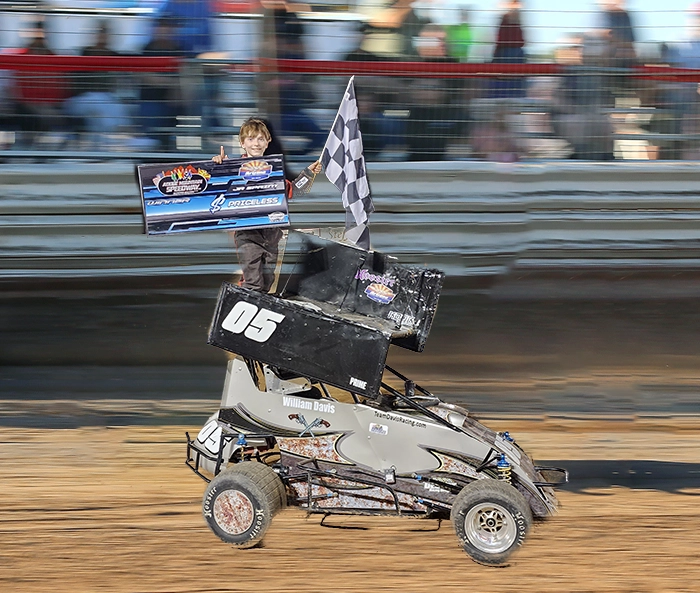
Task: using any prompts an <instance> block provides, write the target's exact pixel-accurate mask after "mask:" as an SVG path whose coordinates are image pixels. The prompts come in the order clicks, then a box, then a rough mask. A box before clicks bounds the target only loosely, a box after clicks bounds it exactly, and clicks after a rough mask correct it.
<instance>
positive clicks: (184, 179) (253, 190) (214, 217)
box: [137, 155, 289, 235]
mask: <svg viewBox="0 0 700 593" xmlns="http://www.w3.org/2000/svg"><path fill="white" fill-rule="evenodd" d="M137 169H138V177H139V188H140V191H141V199H142V205H143V216H144V220H145V224H146V233H147V234H149V235H160V234H166V233H183V232H189V231H211V230H235V229H259V228H269V227H287V226H289V211H288V207H287V199H286V196H285V181H284V161H283V157H282V155H271V156H265V157H246V158H237V159H228V160H225V161H224V162H223V163H221V164H220V165H217V164H216V163H215V162H213V161H195V162H190V163H174V164H172V163H171V164H156V165H139V166H138V168H137Z"/></svg>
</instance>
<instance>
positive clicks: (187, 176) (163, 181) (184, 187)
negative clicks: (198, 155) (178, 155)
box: [153, 165, 211, 196]
mask: <svg viewBox="0 0 700 593" xmlns="http://www.w3.org/2000/svg"><path fill="white" fill-rule="evenodd" d="M209 179H211V173H209V171H206V170H205V169H195V168H194V167H193V166H192V165H187V166H186V167H175V168H174V169H171V170H170V171H161V172H160V173H159V174H158V175H156V176H155V177H154V178H153V184H154V185H155V186H156V188H157V189H158V191H159V192H160V193H161V194H163V195H164V196H181V195H192V194H198V193H201V192H203V191H204V190H205V189H206V188H207V181H209Z"/></svg>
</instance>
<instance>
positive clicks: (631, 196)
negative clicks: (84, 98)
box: [0, 162, 700, 296]
mask: <svg viewBox="0 0 700 593" xmlns="http://www.w3.org/2000/svg"><path fill="white" fill-rule="evenodd" d="M368 174H369V177H370V183H371V186H372V191H373V197H374V201H375V206H376V209H377V211H376V212H375V214H374V215H373V216H372V218H371V231H372V243H373V247H374V248H375V249H377V250H379V251H383V252H386V253H390V254H392V255H395V256H396V257H398V258H399V259H400V260H401V261H402V262H405V263H416V264H421V265H422V264H424V265H429V266H434V267H438V268H441V269H443V270H445V271H446V272H447V274H448V277H450V278H453V279H461V281H464V282H472V283H483V284H484V285H489V286H496V285H497V286H498V287H499V289H500V290H503V291H506V292H507V291H508V290H514V288H513V287H514V286H517V291H525V292H526V293H527V292H528V291H534V292H533V294H535V293H537V291H543V290H544V291H548V290H551V286H550V285H549V284H548V283H551V282H554V281H555V280H557V282H558V280H561V279H562V278H567V279H568V280H571V279H572V277H573V276H576V277H582V276H587V278H588V280H589V281H590V280H591V279H592V277H593V276H595V275H600V277H601V278H605V277H614V278H616V282H617V283H618V286H619V287H621V290H624V291H629V290H633V291H634V290H636V289H634V288H632V289H631V288H630V287H632V286H633V285H632V284H630V282H633V283H635V282H636V283H641V284H640V286H647V288H649V286H648V285H649V282H650V281H649V279H650V278H652V277H653V278H652V279H653V280H654V282H653V283H652V284H654V285H658V284H659V283H658V282H657V280H658V278H661V277H669V278H671V281H669V282H668V283H667V282H664V283H662V284H661V288H659V286H656V288H654V290H659V289H661V290H664V291H679V292H678V294H679V295H684V294H688V291H690V292H692V293H694V291H695V290H696V288H695V284H696V283H695V282H694V275H695V274H696V273H697V272H698V271H699V270H700V207H699V204H700V202H699V200H698V195H697V193H698V189H699V188H700V171H699V170H698V168H697V165H696V164H695V163H687V164H685V163H682V164H678V163H654V164H637V163H620V164H618V163H615V164H588V163H567V162H564V163H562V162H558V163H553V164H515V165H511V164H508V165H503V164H494V163H480V162H450V163H390V164H389V163H386V164H380V163H370V164H369V165H368ZM0 179H1V180H2V199H0V281H2V282H3V283H4V284H5V285H7V284H8V283H14V282H22V281H26V280H36V281H42V280H46V279H54V280H66V279H81V278H82V279H85V278H92V277H100V278H109V277H114V278H117V277H122V278H124V277H158V276H162V277H166V276H167V277H170V276H180V277H188V278H191V279H195V278H196V277H198V276H203V275H226V276H230V275H231V274H232V273H235V271H236V269H237V267H238V266H237V264H236V257H235V252H234V249H233V245H232V242H231V240H230V238H229V236H228V234H227V233H217V232H202V233H192V234H189V235H185V236H183V235H178V236H157V237H153V236H150V237H149V236H146V235H145V234H144V232H143V219H142V214H141V200H140V197H139V191H138V187H137V182H136V177H135V172H134V164H133V163H125V162H121V163H85V162H60V163H50V164H46V165H39V164H33V165H2V166H0ZM290 212H291V218H292V223H293V226H294V227H297V228H310V227H329V226H336V227H338V226H342V224H343V220H344V213H343V210H342V205H341V201H340V195H339V193H338V192H337V190H336V189H335V188H334V187H333V186H332V185H331V184H330V183H329V182H328V181H327V180H326V179H325V177H323V176H322V175H321V176H319V177H318V178H317V181H316V185H315V186H314V188H313V190H312V192H311V194H309V195H308V196H305V197H303V198H301V199H298V200H295V201H294V202H293V203H292V204H291V207H290ZM620 282H622V284H620ZM603 284H606V285H607V286H606V288H605V290H606V291H608V292H609V291H610V290H613V291H614V290H616V289H617V288H616V287H615V286H614V284H615V283H611V282H604V283H603ZM587 285H589V286H590V282H589V283H588V284H587ZM567 286H568V288H567ZM649 289H650V288H649ZM557 290H559V291H562V290H563V291H567V290H573V291H574V293H575V291H576V290H578V289H577V288H576V283H575V282H573V283H571V282H569V281H567V283H566V285H564V284H561V282H560V283H559V287H558V288H557ZM608 296H610V295H609V294H608Z"/></svg>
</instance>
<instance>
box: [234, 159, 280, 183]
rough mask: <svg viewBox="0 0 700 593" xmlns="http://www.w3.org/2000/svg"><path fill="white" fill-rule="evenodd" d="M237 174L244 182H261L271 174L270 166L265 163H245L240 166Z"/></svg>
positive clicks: (259, 161) (260, 161) (258, 161)
mask: <svg viewBox="0 0 700 593" xmlns="http://www.w3.org/2000/svg"><path fill="white" fill-rule="evenodd" d="M238 174H239V175H240V176H241V177H243V179H245V180H246V181H262V180H263V179H267V178H268V177H269V176H270V175H271V174H272V165H271V164H270V163H268V162H267V161H262V160H255V161H247V162H245V163H243V164H242V165H241V168H240V169H239V171H238Z"/></svg>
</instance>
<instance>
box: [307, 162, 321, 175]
mask: <svg viewBox="0 0 700 593" xmlns="http://www.w3.org/2000/svg"><path fill="white" fill-rule="evenodd" d="M321 168H322V165H321V161H320V160H318V161H316V162H314V163H313V164H311V165H309V171H311V172H312V173H313V174H314V175H318V174H319V173H320V172H321Z"/></svg>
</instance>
